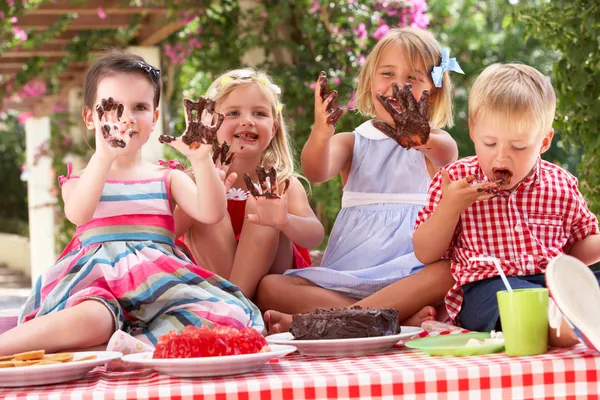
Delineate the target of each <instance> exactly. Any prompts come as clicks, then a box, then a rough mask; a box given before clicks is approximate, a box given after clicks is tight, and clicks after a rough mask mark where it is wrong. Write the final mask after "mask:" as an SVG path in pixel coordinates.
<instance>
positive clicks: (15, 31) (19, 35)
mask: <svg viewBox="0 0 600 400" xmlns="http://www.w3.org/2000/svg"><path fill="white" fill-rule="evenodd" d="M12 32H13V35H15V37H16V38H17V39H19V40H23V41H25V40H27V33H26V32H25V31H24V30H23V29H21V28H19V27H18V26H15V27H13V30H12Z"/></svg>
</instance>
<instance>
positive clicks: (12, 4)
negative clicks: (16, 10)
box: [6, 0, 15, 7]
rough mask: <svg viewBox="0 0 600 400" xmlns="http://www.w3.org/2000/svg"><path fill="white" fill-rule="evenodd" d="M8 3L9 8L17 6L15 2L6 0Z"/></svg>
mask: <svg viewBox="0 0 600 400" xmlns="http://www.w3.org/2000/svg"><path fill="white" fill-rule="evenodd" d="M6 2H7V3H8V5H9V6H11V7H14V6H15V0H6Z"/></svg>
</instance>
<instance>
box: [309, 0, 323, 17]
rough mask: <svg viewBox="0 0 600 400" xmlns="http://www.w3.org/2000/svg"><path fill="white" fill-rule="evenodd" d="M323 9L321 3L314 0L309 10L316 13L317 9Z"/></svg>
mask: <svg viewBox="0 0 600 400" xmlns="http://www.w3.org/2000/svg"><path fill="white" fill-rule="evenodd" d="M320 9H321V5H320V4H319V1H318V0H313V2H312V4H311V5H310V8H309V9H308V12H310V13H312V14H314V13H316V12H317V11H319V10H320Z"/></svg>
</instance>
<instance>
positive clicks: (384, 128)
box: [373, 82, 430, 149]
mask: <svg viewBox="0 0 600 400" xmlns="http://www.w3.org/2000/svg"><path fill="white" fill-rule="evenodd" d="M377 100H378V101H379V102H380V103H381V104H382V105H383V107H384V108H385V110H386V111H387V112H388V113H389V114H390V116H391V117H392V120H393V121H394V126H391V125H389V124H388V123H387V122H383V121H374V122H373V126H375V128H377V129H379V130H380V131H381V132H383V133H385V134H386V135H387V136H389V137H390V138H392V139H394V140H395V141H396V142H397V143H398V144H399V145H400V146H402V147H404V148H405V149H410V148H411V147H416V146H422V145H424V144H425V143H427V141H428V140H429V133H430V127H429V117H428V112H429V111H428V110H429V91H427V90H425V91H423V94H422V95H421V98H420V99H419V101H418V102H417V100H416V99H415V97H414V96H413V93H412V85H411V84H410V83H405V84H404V86H403V88H402V89H400V87H399V86H398V84H397V83H396V82H394V83H392V96H390V97H385V96H384V95H383V94H378V95H377Z"/></svg>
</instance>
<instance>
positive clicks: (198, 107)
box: [158, 97, 225, 149]
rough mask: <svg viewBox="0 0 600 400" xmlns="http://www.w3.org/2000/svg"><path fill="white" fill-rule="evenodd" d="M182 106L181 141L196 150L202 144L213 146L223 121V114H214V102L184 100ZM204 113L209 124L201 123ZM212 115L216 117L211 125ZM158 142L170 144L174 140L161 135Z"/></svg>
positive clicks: (205, 99) (204, 99) (201, 99)
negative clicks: (182, 126)
mask: <svg viewBox="0 0 600 400" xmlns="http://www.w3.org/2000/svg"><path fill="white" fill-rule="evenodd" d="M183 105H184V107H185V121H186V128H185V132H184V133H183V135H182V136H181V141H182V142H183V143H185V144H186V145H188V146H190V148H191V149H197V148H198V147H200V145H202V144H207V145H214V144H215V143H216V142H217V130H218V129H219V127H220V126H221V124H222V123H223V120H224V119H225V116H224V115H223V114H219V113H215V101H214V100H212V99H207V98H204V97H200V99H199V100H198V101H192V100H189V99H184V100H183ZM204 111H206V113H207V115H208V116H209V117H210V118H211V122H208V123H207V122H205V121H202V114H203V112H204ZM214 114H216V115H217V121H216V122H214V123H213V122H212V116H213V115H214ZM158 140H159V141H160V142H161V143H170V142H172V141H173V140H175V137H173V136H169V135H161V136H160V137H159V138H158ZM217 145H218V143H217Z"/></svg>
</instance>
